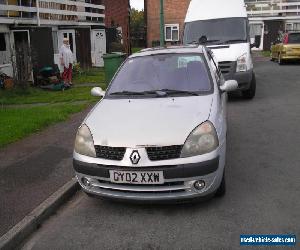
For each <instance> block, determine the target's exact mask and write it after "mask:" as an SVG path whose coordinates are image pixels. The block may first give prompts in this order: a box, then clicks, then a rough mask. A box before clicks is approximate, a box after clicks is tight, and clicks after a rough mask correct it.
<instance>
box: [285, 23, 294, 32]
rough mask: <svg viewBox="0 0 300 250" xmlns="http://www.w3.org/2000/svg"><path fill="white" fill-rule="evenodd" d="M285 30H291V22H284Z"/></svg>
mask: <svg viewBox="0 0 300 250" xmlns="http://www.w3.org/2000/svg"><path fill="white" fill-rule="evenodd" d="M285 30H286V31H291V30H293V24H292V23H286V24H285Z"/></svg>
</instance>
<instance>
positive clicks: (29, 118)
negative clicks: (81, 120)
mask: <svg viewBox="0 0 300 250" xmlns="http://www.w3.org/2000/svg"><path fill="white" fill-rule="evenodd" d="M87 106H88V103H86V104H77V105H74V104H64V105H54V106H40V107H32V108H3V109H1V108H0V124H1V126H0V148H1V147H3V146H5V145H7V144H9V143H12V142H15V141H17V140H19V139H22V138H24V137H25V136H28V135H30V134H32V133H35V132H38V131H40V130H41V129H43V128H45V127H47V126H49V125H52V124H55V123H57V122H61V121H64V120H66V119H67V118H68V117H69V116H70V115H71V114H73V113H77V112H80V111H81V110H83V109H85V108H86V107H87Z"/></svg>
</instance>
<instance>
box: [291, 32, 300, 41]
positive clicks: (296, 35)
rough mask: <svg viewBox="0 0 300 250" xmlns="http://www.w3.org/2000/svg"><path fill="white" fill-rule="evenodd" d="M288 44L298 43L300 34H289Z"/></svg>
mask: <svg viewBox="0 0 300 250" xmlns="http://www.w3.org/2000/svg"><path fill="white" fill-rule="evenodd" d="M288 43H300V33H292V34H289V42H288Z"/></svg>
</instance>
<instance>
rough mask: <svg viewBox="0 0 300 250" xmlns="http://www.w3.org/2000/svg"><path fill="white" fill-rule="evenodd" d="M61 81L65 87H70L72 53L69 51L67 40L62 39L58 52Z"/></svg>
mask: <svg viewBox="0 0 300 250" xmlns="http://www.w3.org/2000/svg"><path fill="white" fill-rule="evenodd" d="M59 57H60V64H61V72H63V73H62V79H63V80H64V83H65V84H67V85H70V86H71V85H72V68H73V62H74V60H73V53H72V51H71V49H70V44H69V39H68V38H64V40H63V45H62V46H61V48H60V50H59Z"/></svg>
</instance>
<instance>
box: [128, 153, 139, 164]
mask: <svg viewBox="0 0 300 250" xmlns="http://www.w3.org/2000/svg"><path fill="white" fill-rule="evenodd" d="M140 159H141V156H140V154H139V151H137V150H134V151H132V153H131V155H130V160H131V162H132V164H134V165H136V164H138V163H139V161H140Z"/></svg>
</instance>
